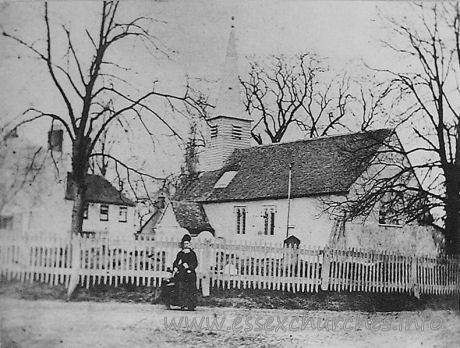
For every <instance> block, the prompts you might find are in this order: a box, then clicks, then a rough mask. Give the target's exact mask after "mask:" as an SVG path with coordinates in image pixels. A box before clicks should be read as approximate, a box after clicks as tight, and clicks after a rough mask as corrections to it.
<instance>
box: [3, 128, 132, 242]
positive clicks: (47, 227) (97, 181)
mask: <svg viewBox="0 0 460 348" xmlns="http://www.w3.org/2000/svg"><path fill="white" fill-rule="evenodd" d="M52 132H57V133H58V134H59V133H60V136H59V135H58V136H56V134H50V139H54V140H56V139H57V140H58V141H57V143H53V144H52V143H50V147H51V148H50V149H47V148H46V147H40V146H37V145H34V144H31V143H29V142H28V141H27V140H25V139H23V138H21V137H18V136H14V137H9V138H8V139H5V141H4V143H3V145H2V146H3V152H2V158H1V161H0V168H1V176H0V177H1V179H2V185H0V191H1V193H2V201H1V205H0V233H4V234H5V233H11V234H47V235H56V236H68V235H70V221H71V211H72V206H73V201H72V195H71V192H72V190H71V188H72V180H71V179H70V176H69V175H68V174H67V170H68V169H69V167H70V166H69V163H70V157H69V155H68V154H66V153H65V152H63V151H62V141H63V137H62V130H54V131H52ZM86 180H87V187H88V190H87V201H88V204H87V207H86V209H85V215H84V222H83V234H86V235H92V236H110V237H129V236H132V235H133V234H134V233H135V228H134V219H135V204H134V202H133V201H131V200H130V199H128V198H127V197H126V196H125V195H123V194H122V193H120V192H119V191H118V190H117V189H116V188H115V187H114V186H113V185H112V184H111V183H110V182H109V181H107V180H106V179H105V178H103V177H102V176H98V175H93V174H89V175H88V176H87V179H86Z"/></svg>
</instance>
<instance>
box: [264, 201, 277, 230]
mask: <svg viewBox="0 0 460 348" xmlns="http://www.w3.org/2000/svg"><path fill="white" fill-rule="evenodd" d="M275 215H276V208H275V207H274V206H265V207H264V210H263V215H262V217H263V219H264V235H267V236H273V235H274V234H275Z"/></svg>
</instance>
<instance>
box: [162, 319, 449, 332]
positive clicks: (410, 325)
mask: <svg viewBox="0 0 460 348" xmlns="http://www.w3.org/2000/svg"><path fill="white" fill-rule="evenodd" d="M442 325H443V320H442V319H441V318H440V317H437V316H433V317H424V316H421V315H400V316H398V317H392V316H391V317H384V318H369V317H368V316H365V315H350V316H336V317H332V318H326V317H321V316H311V315H301V316H284V317H283V316H253V315H246V316H237V317H235V318H232V319H231V320H230V319H229V318H227V317H225V316H224V317H216V316H213V317H210V316H202V317H196V316H193V317H188V316H181V317H179V318H171V319H168V317H164V327H165V329H166V330H180V329H185V330H210V331H233V332H251V331H253V332H261V331H269V332H270V331H271V332H283V331H284V332H296V331H306V330H319V331H358V330H369V331H384V332H385V331H409V330H412V331H427V330H432V331H436V330H439V329H440V328H441V327H442Z"/></svg>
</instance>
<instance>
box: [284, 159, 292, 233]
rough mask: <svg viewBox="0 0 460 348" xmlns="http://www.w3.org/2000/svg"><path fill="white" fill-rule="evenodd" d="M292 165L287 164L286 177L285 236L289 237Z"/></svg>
mask: <svg viewBox="0 0 460 348" xmlns="http://www.w3.org/2000/svg"><path fill="white" fill-rule="evenodd" d="M292 165H293V163H292V162H291V163H290V164H289V178H288V207H287V221H286V238H287V237H289V215H290V213H291V181H292Z"/></svg>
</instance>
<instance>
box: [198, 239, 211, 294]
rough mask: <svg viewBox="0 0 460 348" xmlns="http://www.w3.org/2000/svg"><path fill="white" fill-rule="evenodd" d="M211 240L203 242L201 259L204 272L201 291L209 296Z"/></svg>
mask: <svg viewBox="0 0 460 348" xmlns="http://www.w3.org/2000/svg"><path fill="white" fill-rule="evenodd" d="M211 251H212V247H211V241H210V240H205V241H204V243H203V253H202V254H201V255H202V257H203V258H202V260H200V261H201V262H200V267H201V270H202V272H200V273H201V274H202V278H201V293H202V295H203V297H208V296H209V295H210V288H211V260H212V257H211Z"/></svg>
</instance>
